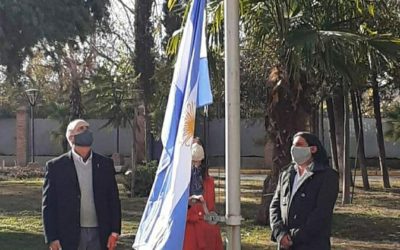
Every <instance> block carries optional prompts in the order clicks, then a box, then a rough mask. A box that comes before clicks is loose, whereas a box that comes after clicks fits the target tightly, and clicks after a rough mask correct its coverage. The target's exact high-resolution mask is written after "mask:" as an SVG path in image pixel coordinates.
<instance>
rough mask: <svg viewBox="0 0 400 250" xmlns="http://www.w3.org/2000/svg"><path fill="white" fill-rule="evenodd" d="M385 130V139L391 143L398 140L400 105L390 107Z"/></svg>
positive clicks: (399, 132)
mask: <svg viewBox="0 0 400 250" xmlns="http://www.w3.org/2000/svg"><path fill="white" fill-rule="evenodd" d="M386 115H387V120H386V122H385V123H386V125H387V127H388V128H387V130H386V132H385V138H386V139H389V140H391V141H399V140H400V105H399V104H397V105H395V106H394V107H392V109H391V110H389V111H388V112H387V113H386Z"/></svg>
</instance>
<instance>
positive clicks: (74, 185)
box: [42, 119, 121, 250]
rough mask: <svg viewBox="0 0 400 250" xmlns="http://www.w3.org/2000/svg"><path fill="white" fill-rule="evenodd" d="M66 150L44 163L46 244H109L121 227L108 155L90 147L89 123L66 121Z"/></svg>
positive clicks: (67, 247) (55, 249)
mask: <svg viewBox="0 0 400 250" xmlns="http://www.w3.org/2000/svg"><path fill="white" fill-rule="evenodd" d="M66 137H67V140H68V142H69V144H70V146H71V148H72V149H71V151H69V152H68V153H66V154H63V155H61V156H59V157H57V158H55V159H52V160H50V161H49V162H47V164H46V174H45V178H44V184H43V200H42V215H43V225H44V235H45V241H46V243H47V244H49V249H51V250H60V249H61V248H62V250H76V249H78V250H83V249H84V250H106V249H109V250H113V249H115V247H116V244H117V240H118V237H119V234H120V233H121V204H120V200H119V195H118V187H117V183H116V181H115V176H114V175H115V170H114V164H113V161H112V160H111V159H110V158H107V157H104V156H102V155H99V154H97V153H95V152H93V151H92V150H91V145H92V142H93V135H92V132H91V131H90V130H89V124H88V123H87V122H86V121H84V120H81V119H79V120H74V121H72V122H71V123H70V124H69V125H68V128H67V131H66Z"/></svg>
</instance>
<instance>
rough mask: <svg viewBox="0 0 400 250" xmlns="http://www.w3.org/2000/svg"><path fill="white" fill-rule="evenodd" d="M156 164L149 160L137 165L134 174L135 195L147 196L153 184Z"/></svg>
mask: <svg viewBox="0 0 400 250" xmlns="http://www.w3.org/2000/svg"><path fill="white" fill-rule="evenodd" d="M157 167H158V164H157V162H156V161H151V162H149V163H148V164H146V165H139V166H138V168H137V169H136V174H135V193H134V196H137V197H147V196H148V195H149V193H150V190H151V187H152V186H153V182H154V177H155V176H156V172H157Z"/></svg>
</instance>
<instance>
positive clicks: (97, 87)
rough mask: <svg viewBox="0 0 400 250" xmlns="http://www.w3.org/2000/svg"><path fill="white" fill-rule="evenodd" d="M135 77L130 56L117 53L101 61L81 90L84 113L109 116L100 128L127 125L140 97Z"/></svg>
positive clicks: (98, 116)
mask: <svg viewBox="0 0 400 250" xmlns="http://www.w3.org/2000/svg"><path fill="white" fill-rule="evenodd" d="M137 78H138V76H136V75H135V72H134V70H133V66H132V63H131V60H130V58H127V57H125V56H123V55H120V57H119V58H118V59H117V60H116V61H112V62H111V61H108V62H106V63H104V64H103V65H102V66H100V67H99V68H98V69H97V71H96V73H95V74H94V75H93V76H92V77H91V79H90V83H89V84H86V85H85V86H84V89H83V91H84V92H85V106H86V108H87V112H88V114H87V115H88V116H90V117H95V118H106V119H108V121H107V122H106V123H105V124H104V125H103V127H106V126H112V127H115V128H116V127H119V126H122V127H126V125H127V124H130V120H132V118H133V112H134V111H133V110H134V108H136V107H137V106H138V102H139V99H140V92H138V91H137V90H138V87H137Z"/></svg>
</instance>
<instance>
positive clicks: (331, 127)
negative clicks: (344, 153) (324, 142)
mask: <svg viewBox="0 0 400 250" xmlns="http://www.w3.org/2000/svg"><path fill="white" fill-rule="evenodd" d="M326 109H327V112H328V120H329V139H330V143H331V159H332V166H333V168H334V169H336V170H337V171H339V162H338V153H337V144H336V127H335V114H334V111H333V100H332V97H329V98H327V99H326Z"/></svg>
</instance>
